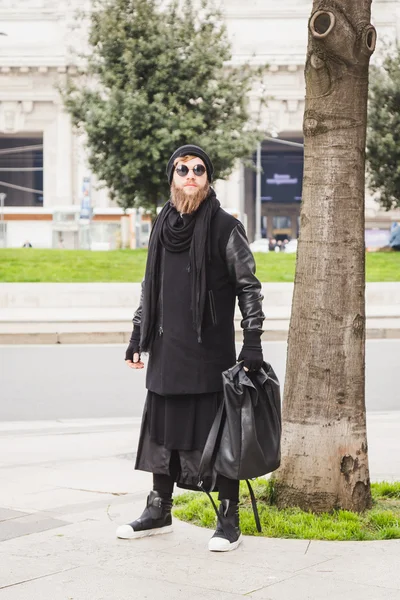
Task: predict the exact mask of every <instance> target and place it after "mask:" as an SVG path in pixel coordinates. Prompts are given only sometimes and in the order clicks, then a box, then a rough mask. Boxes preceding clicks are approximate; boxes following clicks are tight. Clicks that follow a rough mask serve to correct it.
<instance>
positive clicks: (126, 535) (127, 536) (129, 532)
mask: <svg viewBox="0 0 400 600" xmlns="http://www.w3.org/2000/svg"><path fill="white" fill-rule="evenodd" d="M163 533H172V525H167V526H166V527H158V528H156V529H145V530H144V531H133V529H132V527H131V526H130V525H120V527H118V529H117V532H116V535H117V538H119V539H120V540H137V539H139V538H144V537H150V536H152V535H162V534H163Z"/></svg>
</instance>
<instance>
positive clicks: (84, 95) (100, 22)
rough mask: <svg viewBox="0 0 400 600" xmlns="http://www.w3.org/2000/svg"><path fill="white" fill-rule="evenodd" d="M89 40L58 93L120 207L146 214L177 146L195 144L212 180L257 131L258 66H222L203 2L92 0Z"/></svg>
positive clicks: (160, 193) (218, 21) (224, 49)
mask: <svg viewBox="0 0 400 600" xmlns="http://www.w3.org/2000/svg"><path fill="white" fill-rule="evenodd" d="M89 43H90V51H91V53H90V55H88V56H87V57H86V69H85V73H84V74H83V75H81V76H79V77H78V79H76V78H69V79H68V80H67V83H66V85H65V87H64V88H63V89H62V90H61V91H62V95H63V99H64V103H65V106H66V108H67V110H68V111H69V112H70V113H71V115H72V119H73V123H74V125H75V126H76V127H77V128H78V129H80V130H82V131H84V132H85V133H86V138H87V144H88V149H89V162H90V165H91V168H92V169H93V171H94V172H95V173H96V174H97V175H98V177H99V179H100V180H102V181H104V182H105V183H106V185H107V187H108V189H109V190H110V194H111V196H112V197H114V198H116V199H117V201H118V203H119V204H120V205H121V206H122V207H124V208H127V207H132V206H138V205H141V206H145V207H147V208H149V209H150V210H152V211H153V212H154V211H155V207H156V205H157V204H160V203H162V202H163V201H165V200H166V198H167V197H168V194H169V188H168V183H167V180H166V175H165V167H166V164H167V161H168V159H169V157H170V155H171V154H172V153H173V152H174V150H175V149H176V148H178V147H179V146H181V145H183V144H187V143H194V144H197V145H200V146H202V147H203V148H204V149H205V150H206V151H207V152H208V153H209V154H210V156H211V157H212V160H213V163H214V166H215V179H218V178H226V177H227V176H228V175H229V173H230V172H231V170H232V168H233V166H234V162H235V160H236V159H237V158H244V157H248V156H250V155H251V154H252V152H253V150H254V148H255V145H256V143H257V141H258V140H260V139H261V138H262V137H263V134H261V135H260V132H259V131H257V128H258V122H254V123H253V124H250V120H251V119H250V113H249V105H248V95H249V92H250V90H251V89H252V88H253V86H254V85H255V83H256V82H257V81H260V82H261V78H262V75H263V73H264V72H265V67H259V68H251V67H250V66H249V65H244V66H241V67H240V68H234V67H233V66H227V62H228V61H229V60H230V59H231V50H230V44H229V41H228V38H227V33H226V29H225V26H224V24H223V18H222V14H221V13H220V11H219V10H217V9H216V8H214V5H213V2H212V0H202V2H201V4H200V5H199V4H197V3H196V4H195V3H192V2H191V0H172V1H171V2H169V3H168V5H166V4H165V3H163V2H161V0H95V2H94V10H93V12H92V14H91V17H90V31H89ZM261 104H263V100H261V101H260V108H261Z"/></svg>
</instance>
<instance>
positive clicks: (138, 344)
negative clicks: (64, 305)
mask: <svg viewBox="0 0 400 600" xmlns="http://www.w3.org/2000/svg"><path fill="white" fill-rule="evenodd" d="M167 176H168V181H169V184H170V186H171V199H170V200H169V201H168V202H167V203H166V205H165V206H164V207H163V209H162V210H161V212H160V214H159V216H158V218H157V219H156V221H155V223H154V226H153V229H152V233H151V236H150V242H149V252H148V258H147V265H146V272H145V278H144V282H143V284H142V294H141V300H140V305H139V308H138V309H137V310H136V312H135V314H134V317H133V325H134V327H133V333H132V336H131V339H130V342H129V346H128V349H127V351H126V356H125V360H126V362H127V364H128V366H129V367H131V368H133V369H142V368H143V367H144V363H143V362H142V360H141V356H140V355H141V353H143V352H148V353H149V362H148V369H147V374H146V387H147V390H148V393H147V398H146V404H145V407H144V412H143V419H142V427H141V432H140V439H139V445H138V452H137V459H136V465H135V468H136V469H139V470H142V471H149V472H151V473H153V490H152V491H151V492H150V493H149V496H148V498H147V505H146V508H145V509H144V512H143V514H142V515H141V516H140V517H139V518H138V519H136V520H135V521H133V522H132V523H129V524H128V525H122V526H120V527H119V528H118V530H117V536H118V537H119V538H124V539H132V538H138V537H144V536H147V535H155V534H161V533H167V532H169V531H171V530H172V527H171V526H172V520H171V507H172V492H173V487H174V483H175V482H176V483H177V485H178V486H179V487H183V488H186V489H194V490H198V486H197V484H198V469H199V464H200V459H201V455H202V451H203V448H204V445H205V442H206V440H207V436H208V434H209V431H210V429H211V426H212V423H213V421H214V418H215V416H216V414H217V411H218V407H219V406H220V403H221V402H222V397H223V395H222V376H221V374H222V372H223V371H225V370H226V369H228V368H230V367H232V366H233V365H234V364H235V362H236V352H235V330H234V311H235V303H236V298H238V301H239V307H240V310H241V313H242V317H243V319H242V322H241V325H242V328H243V330H244V342H243V348H242V351H241V352H240V355H239V357H238V360H240V361H243V363H244V367H245V368H246V369H247V370H249V371H255V370H258V369H260V368H261V366H262V362H263V355H262V349H261V335H262V326H263V320H264V315H263V312H262V300H263V297H262V295H261V284H260V282H259V281H258V279H257V278H256V276H255V264H254V258H253V255H252V253H251V250H250V248H249V244H248V241H247V238H246V234H245V231H244V228H243V225H242V224H241V223H240V221H238V220H237V219H235V218H234V217H233V216H231V215H230V214H228V213H227V212H225V211H224V210H223V209H222V208H221V206H220V203H219V201H218V200H217V197H216V194H215V191H214V189H213V188H212V187H211V186H210V183H211V181H212V177H213V165H212V162H211V160H210V157H209V156H208V155H207V153H206V152H205V151H204V150H202V149H201V148H199V147H198V146H194V145H186V146H182V147H180V148H178V150H176V151H175V152H174V154H173V155H172V156H171V158H170V160H169V162H168V165H167ZM211 480H212V473H209V474H208V480H207V478H206V480H204V479H203V481H204V485H205V486H207V485H211ZM214 489H217V490H218V491H219V500H220V507H219V520H218V524H217V529H216V531H215V533H214V535H213V537H212V538H211V540H210V541H209V546H208V547H209V550H211V551H220V552H225V551H229V550H234V549H235V548H237V546H238V545H239V544H240V541H241V533H240V526H239V512H238V503H239V482H238V481H234V480H231V479H227V478H226V477H222V476H218V477H217V480H216V487H215V488H214ZM221 525H222V526H221Z"/></svg>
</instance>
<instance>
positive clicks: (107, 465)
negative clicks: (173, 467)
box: [0, 412, 400, 600]
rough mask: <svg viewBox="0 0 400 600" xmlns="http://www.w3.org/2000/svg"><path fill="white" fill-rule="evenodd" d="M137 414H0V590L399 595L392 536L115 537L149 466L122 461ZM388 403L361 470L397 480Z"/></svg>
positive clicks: (376, 418) (32, 596)
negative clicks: (16, 418)
mask: <svg viewBox="0 0 400 600" xmlns="http://www.w3.org/2000/svg"><path fill="white" fill-rule="evenodd" d="M139 425H140V423H139V420H138V419H130V420H127V419H113V420H83V421H77V420H74V421H57V422H55V421H50V422H47V421H46V422H24V423H23V422H19V423H7V422H3V423H0V457H1V458H0V481H1V488H0V507H1V508H0V564H1V567H0V600H144V599H149V600H189V599H190V600H203V599H206V600H207V599H208V600H235V599H239V598H254V599H259V600H289V599H290V600H322V599H323V600H347V599H348V600H350V599H351V600H361V599H362V600H380V598H382V597H384V598H385V599H387V600H395V599H396V600H400V570H399V560H400V540H393V541H386V542H315V541H312V542H310V541H308V540H281V539H271V538H260V537H246V538H245V539H244V542H243V543H242V545H241V546H240V547H239V548H238V550H236V551H234V552H230V553H227V554H211V553H209V552H208V551H207V541H208V539H209V537H210V535H211V533H212V532H211V531H209V530H206V529H200V528H196V527H193V526H191V525H187V524H184V523H181V522H179V521H177V520H175V523H174V532H173V533H172V534H168V535H164V536H156V537H154V538H146V539H142V540H135V541H125V540H117V539H116V538H115V528H116V526H117V525H118V524H120V523H125V522H127V521H130V520H132V518H134V517H136V516H138V514H140V512H141V511H142V509H143V504H144V500H145V497H146V495H147V492H148V490H149V488H150V485H151V476H150V475H149V474H147V473H140V472H135V471H133V465H132V460H133V458H134V452H135V450H136V442H137V438H138V433H139ZM399 426H400V412H390V413H371V414H370V415H369V417H368V434H369V448H370V467H371V476H372V479H373V480H375V481H376V480H379V479H388V480H394V479H396V478H397V479H400V436H399V435H398V431H399Z"/></svg>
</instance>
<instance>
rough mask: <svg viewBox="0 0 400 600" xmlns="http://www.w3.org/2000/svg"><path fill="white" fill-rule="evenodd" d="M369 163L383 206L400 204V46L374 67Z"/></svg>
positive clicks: (371, 92)
mask: <svg viewBox="0 0 400 600" xmlns="http://www.w3.org/2000/svg"><path fill="white" fill-rule="evenodd" d="M367 165H368V172H369V186H370V188H371V190H372V191H374V192H378V196H379V198H378V199H379V202H380V204H381V206H382V207H383V208H385V209H386V210H390V209H392V208H398V207H400V47H399V46H397V47H396V48H395V49H394V50H393V51H390V53H389V54H388V55H387V56H386V58H385V60H384V63H383V66H382V67H381V68H378V67H373V68H372V69H371V84H370V98H369V115H368V138H367Z"/></svg>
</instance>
